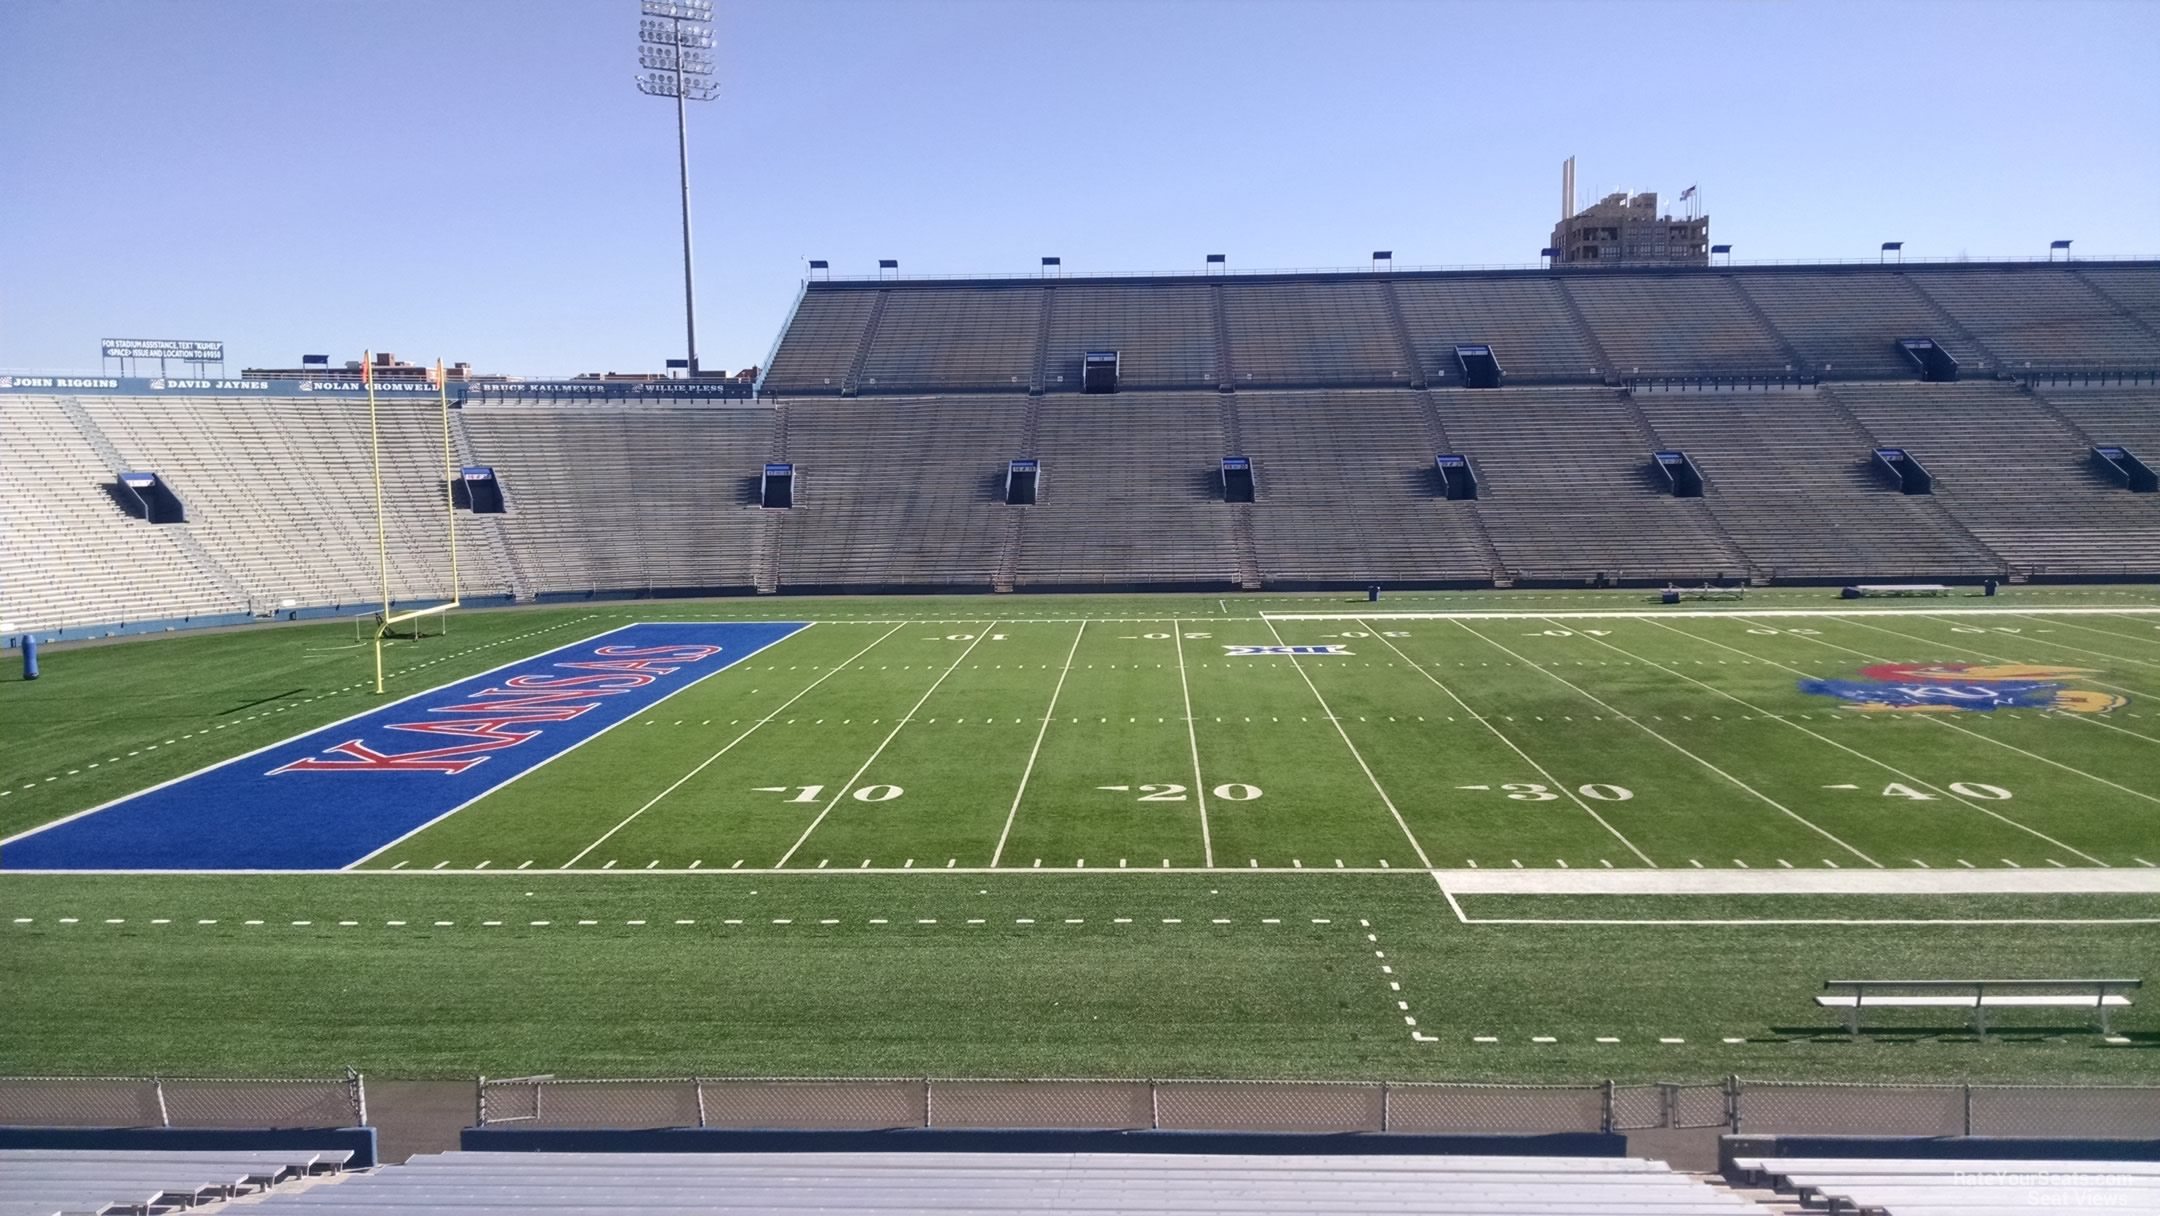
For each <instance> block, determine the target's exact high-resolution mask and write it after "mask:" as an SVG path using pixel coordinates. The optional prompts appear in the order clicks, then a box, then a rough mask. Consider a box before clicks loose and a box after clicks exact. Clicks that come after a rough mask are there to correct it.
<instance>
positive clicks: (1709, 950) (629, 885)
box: [0, 873, 2160, 1081]
mask: <svg viewBox="0 0 2160 1216" xmlns="http://www.w3.org/2000/svg"><path fill="white" fill-rule="evenodd" d="M1464 902H1465V903H1466V904H1467V905H1468V908H1469V912H1470V914H1471V915H1472V916H1473V917H1483V916H1488V915H1491V916H1540V917H1542V916H1555V917H1579V916H1584V915H1586V914H1589V915H1595V914H1598V913H1600V912H1609V913H1611V914H1614V915H1619V916H1630V915H1641V914H1645V913H1648V914H1653V915H1654V914H1656V913H1657V911H1658V910H1659V906H1660V905H1663V904H1664V903H1665V901H1662V900H1582V899H1551V900H1547V899H1507V900H1502V899H1496V898H1475V897H1473V898H1469V899H1466V900H1465V901H1464ZM1677 902H1678V906H1676V907H1673V908H1671V909H1670V911H1671V912H1672V913H1673V914H1676V915H1680V916H1694V915H1701V914H1711V915H1726V916H1749V917H1765V918H1785V917H1795V916H1798V917H1817V916H1848V915H1850V916H1868V917H1880V918H1890V919H1925V918H1929V917H1935V916H1942V915H1951V916H1959V917H1974V916H1980V917H1992V916H2011V917H2042V918H2046V917H2055V916H2061V915H2065V914H2077V915H2088V914H2090V915H2100V916H2111V917H2113V916H2129V917H2139V918H2143V919H2148V920H2149V919H2156V918H2160V899H2151V898H2144V899H2129V898H2106V899H2092V900H2079V901H2073V900H2065V899H2019V900H1993V899H1989V900H1975V899H1959V900H1941V899H1902V898H1871V899H1865V900H1854V899H1848V898H1829V897H1810V898H1805V899H1798V898H1784V899H1750V900H1717V901H1702V900H1681V901H1677ZM0 903H4V904H5V906H4V907H0V934H4V936H0V941H4V942H5V943H6V945H5V954H6V957H7V959H8V972H9V976H10V983H8V984H6V985H0V1024H4V1025H6V1026H7V1027H8V1028H9V1032H8V1033H7V1034H6V1035H4V1036H0V1073H20V1072H38V1073H51V1072H58V1073H73V1072H90V1073H129V1074H136V1073H146V1072H166V1073H169V1074H177V1073H197V1072H208V1073H213V1074H257V1073H262V1074H270V1075H278V1074H310V1075H320V1074H322V1073H323V1072H324V1070H326V1069H335V1068H336V1067H338V1066H341V1065H346V1064H351V1065H353V1066H356V1067H359V1068H361V1069H363V1070H364V1071H366V1072H368V1073H370V1074H371V1075H379V1076H433V1077H451V1076H470V1075H473V1074H476V1073H486V1074H489V1075H520V1074H525V1073H531V1072H535V1071H542V1072H545V1071H559V1072H564V1073H570V1074H590V1075H672V1074H684V1073H692V1072H702V1073H708V1074H781V1075H790V1074H803V1075H857V1076H861V1075H872V1076H884V1075H923V1074H933V1075H948V1076H949V1075H991V1076H1007V1075H1017V1076H1286V1077H1327V1076H1344V1077H1383V1078H1386V1077H1392V1078H1431V1079H1440V1078H1469V1079H1475V1078H1514V1079H1522V1080H1560V1079H1575V1080H1580V1079H1587V1078H1599V1077H1608V1076H1609V1077H1615V1078H1620V1079H1652V1078H1665V1079H1671V1078H1675V1077H1681V1078H1707V1077H1715V1076H1720V1075H1723V1074H1726V1073H1735V1072H1737V1073H1740V1074H1742V1075H1747V1076H1760V1077H1769V1078H1776V1077H1826V1078H1842V1079H1879V1078H1886V1077H1902V1078H1908V1079H1929V1078H1934V1079H1940V1078H1952V1077H1968V1076H1969V1077H1993V1078H2008V1079H2035V1078H2048V1079H2057V1080H2088V1081H2097V1080H2123V1079H2126V1078H2132V1077H2136V1078H2146V1079H2154V1078H2156V1077H2160V1051H2154V1050H2149V1049H2150V1048H2153V1047H2156V1046H2160V1016H2156V1012H2155V1011H2154V1010H2153V1008H2152V1006H2150V1005H2149V1004H2147V1005H2141V1006H2139V1007H2136V1008H2134V1009H2133V1010H2131V1011H2129V1013H2127V1014H2126V1015H2125V1016H2123V1017H2121V1018H2120V1019H2119V1020H2118V1024H2117V1029H2118V1030H2120V1031H2123V1032H2125V1033H2126V1034H2127V1036H2128V1037H2130V1038H2131V1039H2132V1040H2133V1042H2132V1045H2129V1046H2120V1045H2108V1044H2104V1043H2103V1042H2102V1041H2101V1040H2100V1039H2099V1037H2098V1036H2097V1035H2096V1034H2093V1033H2091V1032H2090V1031H2088V1030H2085V1029H2083V1028H2082V1026H2081V1025H2080V1024H2079V1023H2078V1022H2077V1020H2076V1019H2075V1018H2074V1017H2070V1016H2066V1015H2063V1014H2060V1013H2055V1014H2048V1015H2042V1016H2006V1017H2003V1018H2001V1019H1998V1029H1997V1033H1996V1035H1995V1036H1994V1037H1992V1038H1991V1039H1990V1041H1989V1042H1987V1043H1985V1044H1982V1043H1979V1042H1976V1041H1974V1039H1973V1038H1972V1036H1971V1035H1969V1034H1967V1033H1966V1032H1965V1031H1964V1030H1963V1029H1962V1028H1961V1026H1960V1025H1959V1024H1958V1022H1957V1021H1956V1020H1955V1019H1954V1018H1948V1017H1935V1018H1927V1017H1922V1018H1918V1019H1915V1018H1911V1017H1903V1018H1900V1017H1897V1016H1895V1015H1887V1016H1883V1017H1881V1018H1880V1019H1879V1021H1878V1022H1876V1024H1877V1025H1879V1026H1880V1027H1881V1028H1882V1029H1881V1030H1880V1031H1878V1032H1875V1033H1870V1034H1868V1035H1865V1036H1862V1038H1861V1039H1860V1040H1859V1041H1857V1042H1855V1041H1852V1040H1849V1039H1848V1037H1847V1036H1846V1035H1845V1034H1844V1033H1843V1032H1842V1030H1840V1029H1839V1023H1838V1020H1837V1018H1836V1017H1835V1016H1834V1015H1831V1014H1827V1013H1825V1012H1823V1011H1821V1010H1818V1009H1817V1008H1816V1007H1815V1006H1814V1005H1813V1004H1812V1002H1811V1001H1810V998H1811V997H1812V996H1813V995H1814V994H1815V993H1816V992H1818V991H1820V984H1821V981H1822V980H1824V979H1827V978H1845V976H1843V975H1841V974H1837V973H1845V972H1864V973H1888V972H1900V973H1903V972H1915V971H1917V972H1922V973H1929V974H1934V973H1965V972H1983V971H1984V972H1988V973H1990V974H2004V973H2008V974H2035V973H2044V974H2054V973H2057V972H2060V971H2062V970H2065V969H2068V970H2073V971H2078V972H2102V973H2110V974H2112V973H2117V972H2123V971H2129V972H2131V973H2133V974H2135V973H2139V972H2141V971H2142V970H2143V969H2144V968H2145V967H2146V966H2147V965H2149V963H2150V961H2151V960H2152V959H2153V958H2154V957H2156V956H2160V927H2156V926H2154V925H2150V924H2147V925H2138V926H2130V927H2124V926H2084V925H2021V926H2003V927H1972V926H1963V927H1956V928H1942V927H1931V926H1901V925H1829V926H1790V925H1726V926H1693V925H1688V926H1679V925H1655V926H1641V925H1618V926H1583V925H1550V926H1524V925H1509V926H1486V925H1476V924H1471V925H1464V924H1462V923H1460V922H1458V921H1457V920H1456V918H1455V916H1454V915H1453V913H1452V912H1451V911H1450V910H1449V909H1448V907H1447V905H1446V903H1445V902H1444V901H1442V900H1440V899H1438V898H1436V896H1435V894H1434V891H1433V888H1432V884H1431V881H1430V879H1428V878H1427V877H1426V876H1424V875H1419V874H1402V875H1393V876H1389V875H1333V874H1312V875H1274V874H1267V875H1249V874H1235V873H1232V874H1202V873H1182V874H1180V873H1172V874H1168V875H1164V874H1149V875H1105V876H1101V877H1093V876H1081V875H1071V874H1035V873H1021V874H1011V875H993V876H977V875H922V876H901V875H881V876H867V877H865V876H845V875H760V876H749V875H740V876H729V875H698V876H690V875H658V876H651V875H644V876H640V875H620V876H618V875H563V874H542V875H532V876H519V875H501V876H495V877H488V876H472V875H458V876H446V877H429V876H421V875H381V876H375V877H355V876H324V877H239V878H231V877H194V876H191V877H158V878H73V879H61V878H38V877H24V878H18V879H14V880H12V881H10V882H9V883H8V884H7V885H6V887H5V888H4V889H0ZM23 917H27V918H29V919H30V921H31V922H32V923H29V924H19V923H15V922H16V919H17V918H23ZM66 917H72V918H75V923H65V922H64V921H63V920H62V918H66ZM1119 918H1125V919H1126V921H1127V922H1129V923H1120V922H1119ZM1166 919H1174V920H1176V921H1177V922H1178V923H1176V924H1166V923H1164V921H1165V920H1166ZM1218 919H1220V920H1222V921H1225V922H1227V923H1216V922H1217V920H1218ZM1316 919H1319V920H1326V921H1328V922H1329V923H1327V924H1324V925H1323V924H1315V923H1313V922H1314V921H1315V920H1316ZM161 920H162V921H166V922H169V923H163V924H160V923H157V922H159V921H161ZM204 920H212V921H215V922H216V923H215V924H210V925H206V924H202V923H200V922H202V921H204ZM684 920H688V921H693V922H695V923H693V924H680V923H678V922H679V921H684ZM731 920H733V921H740V922H741V923H740V924H730V923H728V922H729V921H731ZM924 920H934V921H935V922H936V923H935V924H922V923H920V922H921V921H924ZM977 920H979V921H980V922H981V923H980V924H975V923H970V922H971V921H977ZM1074 920H1077V921H1079V922H1081V923H1077V924H1075V923H1069V922H1070V921H1074ZM1270 920H1273V921H1279V922H1280V923H1279V924H1270V923H1267V922H1268V921H1270ZM110 921H121V922H124V923H120V924H114V923H108V922H110ZM250 921H260V922H261V923H259V924H250V923H248V922H250ZM296 921H307V922H309V923H307V924H305V925H296V924H295V923H294V922H296ZM342 921H352V922H355V923H353V924H349V925H348V924H341V923H340V922H342ZM393 921H395V922H401V923H397V924H392V923H390V922H393ZM443 921H447V922H451V923H449V924H438V923H437V922H443ZM489 921H499V922H501V923H500V924H492V925H491V924H488V923H487V922H489ZM534 921H546V922H548V923H546V924H544V925H535V924H533V923H532V922H534ZM581 921H591V922H594V923H591V924H581V923H579V922H581ZM633 921H641V922H643V923H641V924H633V923H630V922H633ZM776 921H787V922H790V923H787V924H777V923H775V922H776ZM826 921H831V922H834V923H830V924H827V923H824V922H826ZM881 921H882V922H884V923H878V922H881ZM1023 921H1029V922H1032V923H1022V922H1023ZM1367 922H1369V923H1367ZM1367 934H1371V935H1372V938H1373V939H1374V940H1368V939H1367V936H1366V935H1367ZM1380 956H1384V957H1380ZM1383 966H1385V967H1390V968H1392V971H1389V972H1383V971H1382V970H1381V968H1382V967H1383ZM1391 982H1392V983H1397V984H1400V985H1401V987H1400V989H1399V990H1397V989H1390V988H1389V987H1388V985H1389V983H1391ZM1398 1000H1399V1001H1402V1002H1403V1003H1404V1004H1407V1005H1408V1006H1409V1010H1408V1014H1407V1016H1411V1017H1415V1018H1416V1019H1417V1021H1418V1027H1417V1029H1418V1030H1419V1031H1420V1032H1423V1033H1428V1034H1431V1035H1432V1036H1433V1039H1434V1041H1431V1042H1419V1041H1415V1040H1413V1039H1412V1038H1411V1028H1410V1027H1408V1026H1406V1025H1405V1023H1404V1021H1403V1019H1404V1017H1405V1016H1406V1015H1405V1013H1404V1012H1403V1011H1401V1010H1399V1009H1398V1008H1397V1007H1396V1002H1397V1001H1398ZM1481 1036H1490V1037H1493V1038H1496V1039H1497V1040H1498V1041H1497V1042H1494V1043H1480V1042H1477V1041H1476V1040H1477V1039H1478V1038H1479V1037H1481ZM1540 1036H1548V1037H1551V1038H1553V1039H1555V1040H1556V1041H1555V1042H1553V1043H1549V1044H1543V1043H1535V1042H1533V1041H1532V1040H1533V1038H1535V1037H1540ZM1600 1037H1610V1038H1615V1039H1618V1040H1619V1041H1618V1042H1616V1043H1599V1042H1597V1039H1598V1038H1600ZM1664 1038H1680V1039H1684V1040H1686V1041H1685V1042H1684V1043H1678V1044H1668V1043H1661V1042H1659V1040H1660V1039H1664ZM1727 1038H1736V1039H1741V1040H1743V1041H1742V1042H1740V1043H1727V1042H1725V1041H1724V1040H1725V1039H1727Z"/></svg>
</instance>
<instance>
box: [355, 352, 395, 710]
mask: <svg viewBox="0 0 2160 1216" xmlns="http://www.w3.org/2000/svg"><path fill="white" fill-rule="evenodd" d="M360 382H361V383H363V384H365V385H367V420H368V449H369V452H370V457H369V459H370V462H371V463H373V464H374V466H375V558H376V561H377V563H378V565H380V567H381V569H382V623H381V624H379V625H377V626H376V627H375V695H376V696H381V695H382V693H383V662H382V639H383V631H384V630H386V629H388V628H390V536H389V531H388V529H387V528H386V527H385V526H384V524H383V494H382V428H381V427H380V425H378V423H377V421H376V415H375V352H373V351H366V350H364V351H361V352H360Z"/></svg>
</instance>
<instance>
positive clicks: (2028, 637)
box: [2017, 613, 2160, 668]
mask: <svg viewBox="0 0 2160 1216" xmlns="http://www.w3.org/2000/svg"><path fill="white" fill-rule="evenodd" d="M2019 619H2021V620H2029V621H2032V622H2033V623H2034V624H2036V625H2039V624H2045V623H2046V622H2044V621H2041V620H2039V619H2038V618H2036V617H2030V616H2025V615H2024V614H2022V613H2021V614H2019ZM2063 624H2065V625H2071V626H2072V627H2075V622H2072V621H2064V622H2063ZM2093 632H2095V633H2106V632H2107V631H2106V630H2100V629H2096V630H2094V631H2093ZM2108 636H2109V637H2115V638H2122V640H2124V641H2126V642H2127V641H2133V640H2134V639H2131V638H2124V637H2123V635H2121V634H2119V633H2111V634H2108ZM2017 637H2018V640H2019V641H2030V642H2038V643H2040V644H2041V645H2043V646H2059V647H2061V648H2062V649H2064V650H2074V651H2076V652H2077V653H2079V654H2089V655H2091V656H2093V657H2094V658H2096V659H2106V660H2108V661H2109V662H2112V663H2135V664H2137V665H2138V666H2139V667H2152V668H2160V663H2155V662H2153V661H2152V660H2150V659H2133V658H2131V657H2129V656H2128V655H2120V654H2109V653H2108V652H2106V651H2104V650H2087V649H2086V648H2084V647H2083V646H2072V645H2071V644H2070V643H2068V642H2058V641H2056V640H2055V639H2053V638H2044V637H2041V636H2039V635H2038V634H2031V633H2021V634H2018V635H2017Z"/></svg>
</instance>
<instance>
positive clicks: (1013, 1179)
mask: <svg viewBox="0 0 2160 1216" xmlns="http://www.w3.org/2000/svg"><path fill="white" fill-rule="evenodd" d="M260 1206H262V1207H264V1208H266V1209H270V1210H272V1211H277V1210H291V1211H295V1212H299V1211H306V1212H312V1213H317V1214H319V1216H339V1214H349V1216H378V1214H379V1216H433V1214H435V1213H445V1214H447V1213H457V1212H468V1213H477V1212H488V1213H493V1212H506V1213H507V1212H510V1211H531V1212H544V1213H548V1214H549V1216H573V1214H581V1213H588V1212H589V1213H594V1214H596V1216H597V1214H600V1213H607V1214H609V1216H614V1214H618V1213H625V1212H631V1211H637V1212H648V1213H659V1214H662V1216H672V1214H673V1213H677V1212H681V1213H685V1214H687V1213H690V1212H724V1211H745V1212H747V1211H765V1212H790V1211H800V1212H805V1213H808V1212H813V1211H820V1210H826V1211H830V1210H846V1211H859V1212H877V1213H881V1214H883V1216H914V1214H916V1213H922V1214H924V1216H927V1214H928V1213H932V1212H992V1211H996V1212H1059V1211H1089V1212H1119V1213H1165V1214H1167V1213H1194V1214H1200V1213H1209V1214H1230V1213H1271V1214H1272V1213H1284V1214H1288V1213H1293V1212H1316V1213H1328V1214H1340V1216H1350V1214H1351V1213H1366V1212H1370V1213H1381V1214H1386V1213H1402V1214H1404V1216H1410V1214H1413V1213H1437V1212H1447V1213H1452V1214H1457V1216H1486V1214H1489V1216H1533V1214H1537V1216H1621V1214H1638V1213H1639V1214H1640V1216H1653V1214H1664V1213H1674V1214H1685V1216H1693V1214H1697V1213H1700V1214H1703V1216H1710V1214H1715V1213H1731V1214H1734V1216H1740V1214H1744V1213H1749V1212H1760V1210H1761V1209H1759V1208H1756V1207H1754V1206H1753V1205H1751V1204H1749V1203H1748V1202H1747V1201H1746V1200H1744V1199H1742V1198H1740V1197H1738V1196H1736V1195H1734V1194H1732V1193H1731V1192H1729V1191H1723V1190H1719V1189H1715V1188H1712V1187H1710V1186H1708V1185H1707V1184H1705V1183H1704V1182H1702V1181H1701V1180H1699V1179H1696V1178H1693V1177H1691V1176H1689V1175H1685V1174H1679V1173H1675V1172H1673V1171H1672V1170H1671V1169H1670V1168H1669V1167H1667V1166H1666V1165H1665V1164H1664V1163H1662V1162H1655V1161H1647V1160H1641V1159H1635V1158H1573V1159H1571V1158H1545V1157H1500V1156H1466V1157H1461V1158H1452V1157H1405V1156H1390V1157H1361V1156H1355V1155H1328V1156H1315V1157H1303V1156H1298V1157H1268V1156H1244V1155H1231V1154H1206V1155H1191V1156H1188V1155H1185V1154H1139V1153H942V1152H926V1153H814V1154H813V1153H804V1154H788V1153H772V1154H766V1153H713V1154H700V1153H651V1154H646V1153H637V1154H605V1153H486V1152H480V1153H446V1154H440V1155H433V1156H420V1157H415V1158H413V1159H412V1160H411V1161H409V1162H407V1163H406V1164H405V1165H403V1166H393V1167H389V1168H386V1169H382V1170H378V1171H376V1172H375V1173H373V1174H371V1175H367V1176H362V1177H355V1178H353V1179H351V1180H349V1181H346V1182H344V1183H341V1184H340V1185H338V1186H335V1187H323V1188H318V1189H315V1190H312V1191H307V1192H302V1193H297V1194H291V1195H284V1196H279V1195H272V1196H270V1197H267V1198H266V1199H265V1200H264V1201H263V1202H262V1204H261V1205H260Z"/></svg>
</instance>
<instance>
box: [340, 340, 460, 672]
mask: <svg viewBox="0 0 2160 1216" xmlns="http://www.w3.org/2000/svg"><path fill="white" fill-rule="evenodd" d="M373 357H374V356H373V355H372V353H370V354H368V355H367V356H366V359H365V360H364V361H363V362H362V364H361V379H362V380H363V381H364V382H365V383H366V385H367V392H368V442H369V444H370V448H371V450H372V453H373V455H372V460H373V463H374V466H375V555H376V559H377V561H378V563H379V564H380V566H381V569H382V574H381V578H382V612H381V613H380V614H379V615H378V616H377V617H376V623H375V692H376V694H377V695H381V694H382V693H383V692H385V691H386V689H385V685H384V678H383V658H382V648H383V638H384V637H386V636H388V635H389V633H390V631H391V629H392V628H393V627H395V626H397V625H400V624H403V623H404V622H406V621H411V620H416V619H418V618H421V617H429V616H434V617H439V618H441V619H442V621H443V622H444V625H443V629H444V630H445V631H447V629H448V627H449V626H448V621H449V613H450V610H451V609H453V608H457V607H460V606H462V605H463V604H464V602H465V592H464V585H463V583H462V582H461V581H460V579H459V576H458V551H457V477H458V468H457V451H456V448H455V446H454V445H453V443H452V441H451V434H450V386H449V384H448V382H446V381H445V380H444V379H443V365H442V360H440V359H437V360H436V361H435V403H436V408H437V409H438V410H439V411H440V413H441V416H442V444H443V457H442V459H443V465H442V467H443V521H444V524H445V528H446V532H445V534H446V536H447V537H448V540H449V545H450V598H449V599H448V600H445V601H444V602H442V603H440V604H431V605H429V606H428V607H426V608H415V609H412V610H411V611H409V612H399V613H392V612H391V611H390V533H389V525H388V522H387V519H386V516H385V507H384V503H383V484H382V430H381V426H380V423H379V419H378V415H377V406H376V401H375V374H374V370H373V366H372V362H373ZM413 636H414V637H415V638H417V637H419V636H420V627H419V626H417V625H415V626H414V627H413Z"/></svg>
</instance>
